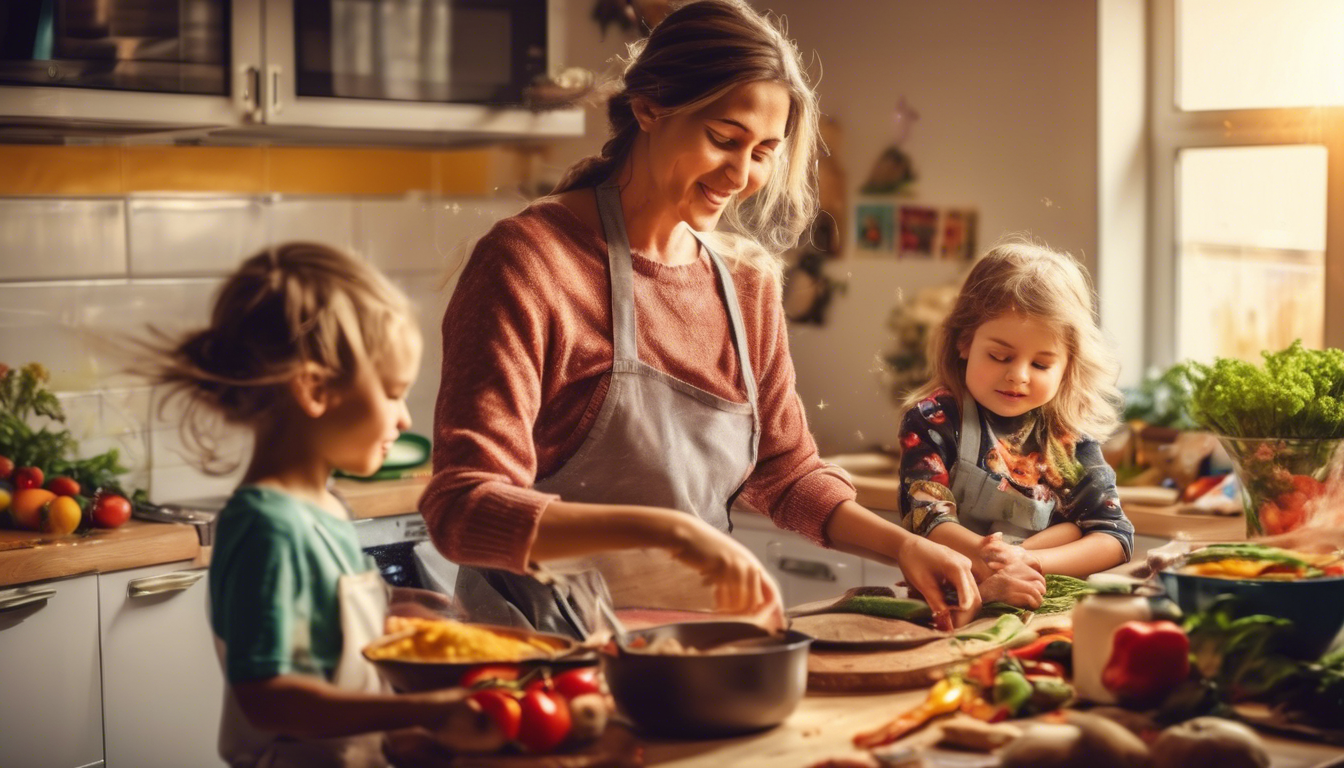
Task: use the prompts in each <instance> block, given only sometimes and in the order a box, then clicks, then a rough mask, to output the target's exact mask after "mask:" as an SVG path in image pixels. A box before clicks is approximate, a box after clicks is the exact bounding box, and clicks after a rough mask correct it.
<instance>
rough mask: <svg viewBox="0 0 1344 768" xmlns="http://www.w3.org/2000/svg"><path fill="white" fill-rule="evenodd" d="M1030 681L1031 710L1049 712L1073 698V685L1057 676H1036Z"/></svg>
mask: <svg viewBox="0 0 1344 768" xmlns="http://www.w3.org/2000/svg"><path fill="white" fill-rule="evenodd" d="M1028 682H1030V683H1031V699H1030V701H1029V704H1030V708H1031V711H1032V712H1051V711H1054V710H1056V709H1059V708H1060V707H1062V706H1064V705H1065V704H1068V703H1069V702H1070V701H1072V700H1073V686H1072V685H1069V684H1068V683H1066V682H1064V680H1063V679H1062V678H1058V677H1036V678H1032V679H1030V680H1028Z"/></svg>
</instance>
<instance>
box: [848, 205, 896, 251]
mask: <svg viewBox="0 0 1344 768" xmlns="http://www.w3.org/2000/svg"><path fill="white" fill-rule="evenodd" d="M854 223H855V229H854V245H855V248H857V249H858V251H859V252H860V253H868V254H870V255H894V254H895V252H896V207H895V206H893V205H892V204H891V203H862V204H860V205H859V206H858V208H857V210H856V211H855V212H854Z"/></svg>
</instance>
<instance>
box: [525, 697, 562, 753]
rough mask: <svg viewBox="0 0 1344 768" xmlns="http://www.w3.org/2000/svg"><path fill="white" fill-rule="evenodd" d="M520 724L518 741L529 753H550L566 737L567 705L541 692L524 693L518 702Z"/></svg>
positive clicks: (559, 698)
mask: <svg viewBox="0 0 1344 768" xmlns="http://www.w3.org/2000/svg"><path fill="white" fill-rule="evenodd" d="M520 703H521V704H522V708H523V721H522V725H521V726H520V727H519V729H518V741H519V742H520V743H521V744H522V745H523V746H524V747H526V748H527V750H528V751H529V752H539V753H540V752H550V751H551V750H552V749H555V748H556V747H558V746H560V742H562V741H564V740H565V737H566V736H568V735H569V726H570V718H569V704H568V703H566V702H565V700H564V698H563V697H561V696H559V695H557V694H554V693H550V692H548V691H544V690H534V691H528V692H527V693H525V694H523V699H522V701H521V702H520Z"/></svg>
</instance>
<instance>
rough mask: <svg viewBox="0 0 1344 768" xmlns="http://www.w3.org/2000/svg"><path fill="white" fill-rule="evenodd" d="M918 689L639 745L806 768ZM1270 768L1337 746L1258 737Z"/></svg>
mask: <svg viewBox="0 0 1344 768" xmlns="http://www.w3.org/2000/svg"><path fill="white" fill-rule="evenodd" d="M925 695H926V691H925V690H923V689H919V690H912V691H901V692H899V693H884V694H872V695H863V696H857V695H832V696H828V695H815V694H808V695H807V696H806V697H805V698H804V699H803V700H802V702H801V703H800V704H799V705H798V709H797V710H796V711H794V713H793V715H792V716H791V717H790V718H789V719H788V720H786V721H785V722H784V723H783V724H782V725H780V726H778V727H776V728H773V729H771V730H769V731H765V732H764V733H758V734H752V735H750V736H741V737H738V738H733V739H716V740H709V741H641V743H642V744H644V756H645V761H646V764H647V765H650V766H655V765H657V766H668V767H669V768H723V767H724V766H733V768H807V767H808V766H812V765H815V764H817V763H819V762H821V761H822V760H826V759H832V758H838V757H846V756H857V755H860V754H861V751H860V750H856V749H855V748H854V746H853V744H852V743H851V741H850V739H852V738H853V737H854V734H856V733H859V732H860V731H866V730H871V729H873V728H876V727H878V726H880V725H883V724H884V723H886V722H888V721H890V720H892V719H893V718H895V717H896V716H897V715H898V714H900V713H901V712H904V711H906V710H908V709H911V708H913V707H915V706H916V705H918V704H919V703H920V702H922V701H924V698H925ZM1260 735H1261V738H1262V739H1264V742H1265V747H1266V749H1267V750H1268V751H1269V754H1270V765H1271V766H1272V768H1311V767H1313V766H1321V765H1324V764H1326V763H1327V761H1329V760H1332V759H1335V758H1338V757H1339V756H1340V751H1339V748H1338V747H1331V746H1328V745H1324V744H1314V743H1308V742H1301V741H1291V740H1287V739H1282V738H1276V737H1271V736H1268V735H1267V734H1264V733H1263V732H1262V733H1261V734H1260ZM944 754H946V755H947V756H948V758H949V761H948V762H947V763H946V764H948V765H969V764H972V763H969V762H968V761H967V758H969V757H971V755H969V754H968V753H965V752H959V753H944Z"/></svg>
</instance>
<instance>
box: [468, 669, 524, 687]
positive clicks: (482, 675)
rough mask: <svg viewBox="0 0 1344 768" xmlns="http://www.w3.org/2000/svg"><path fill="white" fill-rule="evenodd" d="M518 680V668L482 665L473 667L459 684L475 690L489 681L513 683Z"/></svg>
mask: <svg viewBox="0 0 1344 768" xmlns="http://www.w3.org/2000/svg"><path fill="white" fill-rule="evenodd" d="M517 679H518V667H517V666H515V665H513V664H482V665H481V666H479V667H472V668H471V669H469V670H467V672H466V674H464V675H462V679H461V680H459V681H458V682H457V684H458V685H460V686H462V687H463V688H475V687H476V686H477V685H479V684H481V683H484V682H486V681H488V680H502V681H504V682H510V683H511V682H513V681H515V680H517Z"/></svg>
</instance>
